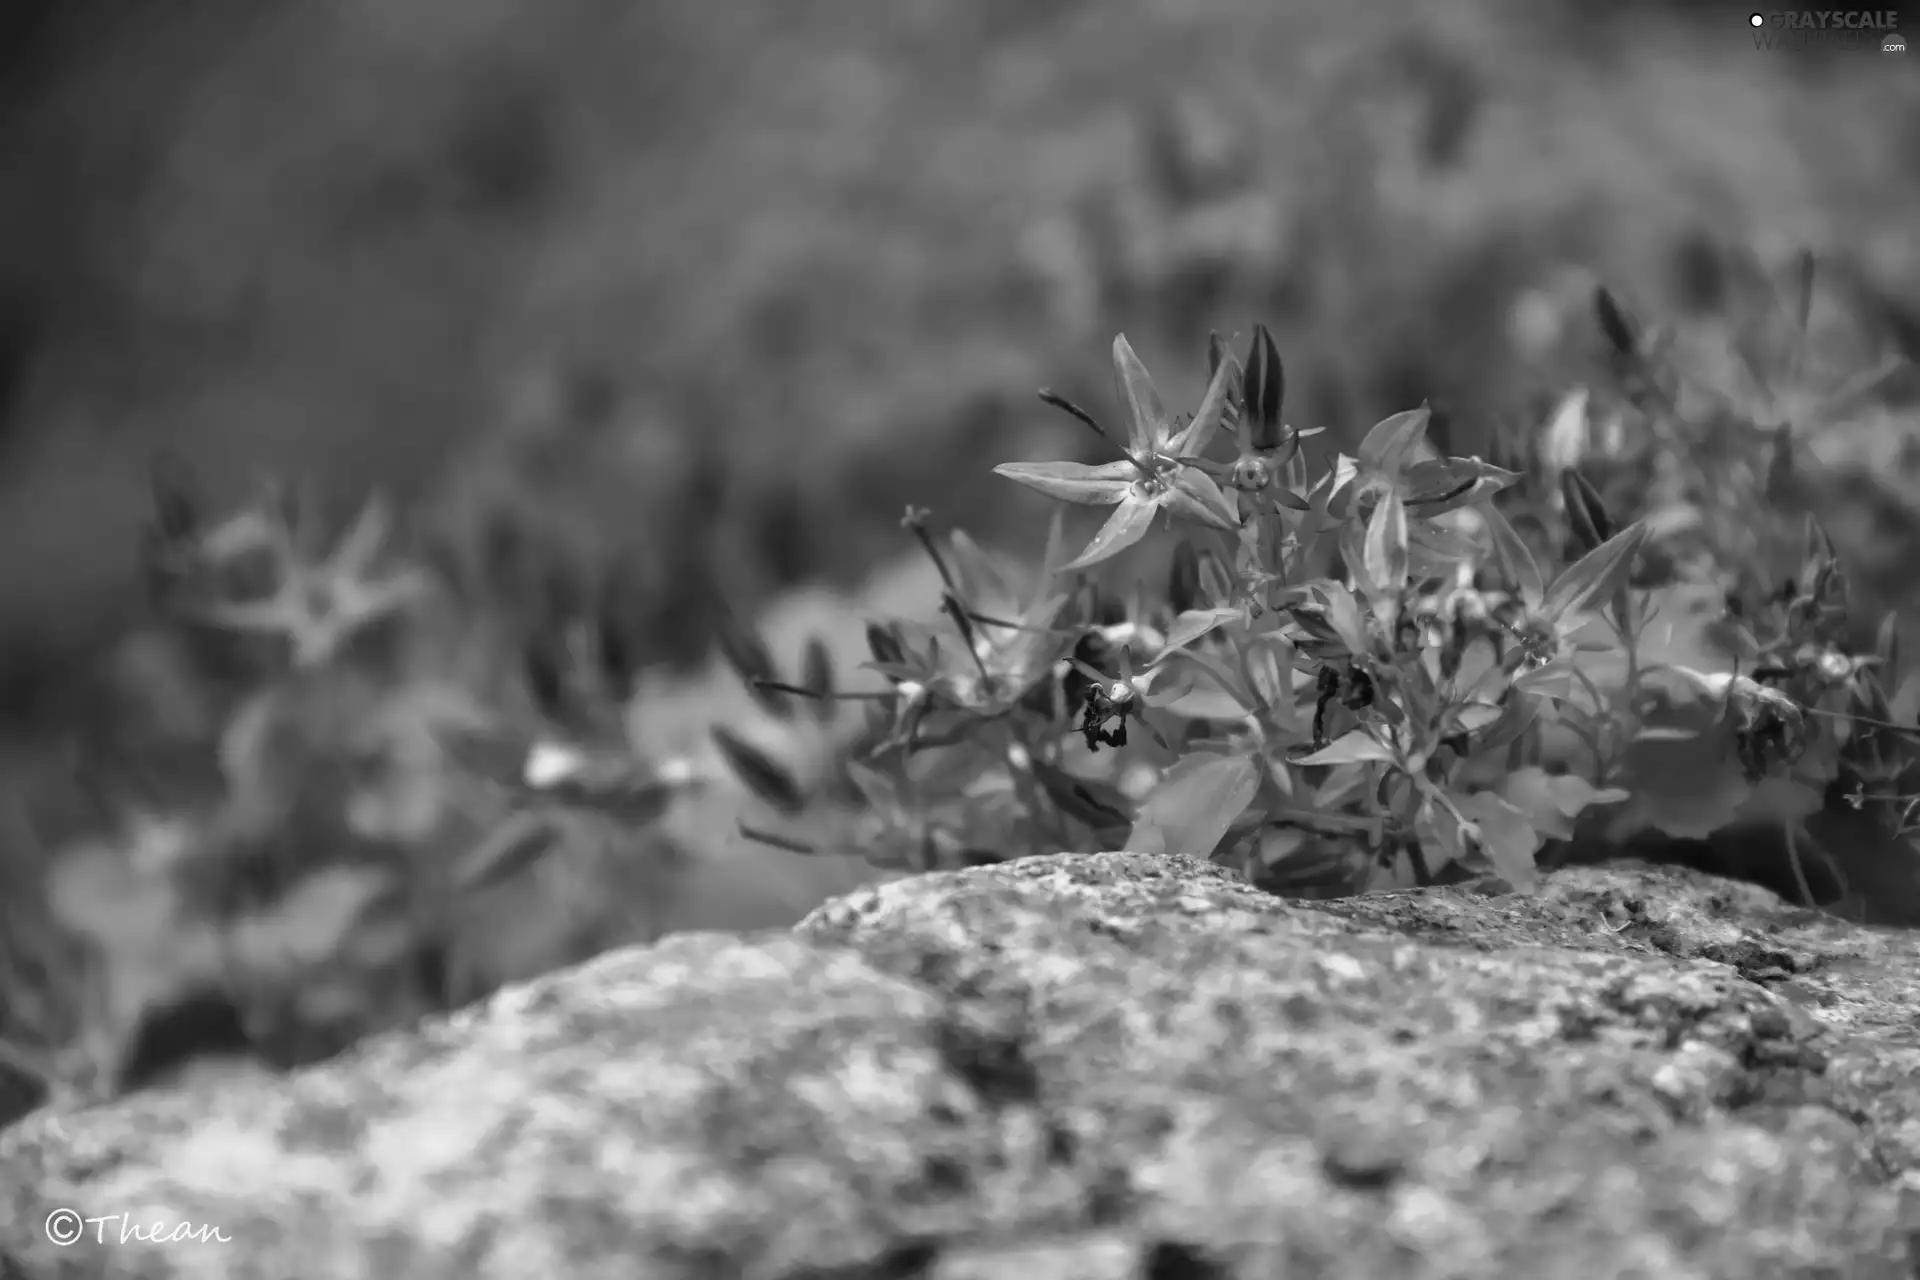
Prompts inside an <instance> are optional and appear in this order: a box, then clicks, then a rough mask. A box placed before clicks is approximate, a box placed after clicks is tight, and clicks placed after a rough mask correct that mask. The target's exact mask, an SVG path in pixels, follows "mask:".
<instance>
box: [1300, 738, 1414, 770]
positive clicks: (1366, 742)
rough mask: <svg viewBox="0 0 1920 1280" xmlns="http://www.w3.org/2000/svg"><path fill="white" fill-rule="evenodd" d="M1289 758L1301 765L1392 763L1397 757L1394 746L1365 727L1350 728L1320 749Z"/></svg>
mask: <svg viewBox="0 0 1920 1280" xmlns="http://www.w3.org/2000/svg"><path fill="white" fill-rule="evenodd" d="M1287 758H1288V760H1289V761H1291V762H1292V763H1293V764H1300V765H1319V764H1362V763H1367V762H1375V761H1377V762H1379V763H1381V764H1391V763H1393V761H1394V759H1395V757H1394V753H1393V748H1392V747H1389V746H1388V745H1387V744H1386V743H1384V742H1381V741H1380V740H1379V739H1377V738H1375V737H1374V736H1373V735H1372V734H1370V733H1368V732H1367V731H1366V730H1365V729H1350V730H1348V731H1347V732H1346V733H1344V734H1341V735H1340V736H1339V737H1338V738H1335V739H1334V740H1333V741H1332V742H1329V743H1328V744H1327V745H1326V746H1324V747H1322V748H1320V749H1319V750H1318V751H1311V752H1308V753H1306V754H1305V755H1289V756H1288V757H1287Z"/></svg>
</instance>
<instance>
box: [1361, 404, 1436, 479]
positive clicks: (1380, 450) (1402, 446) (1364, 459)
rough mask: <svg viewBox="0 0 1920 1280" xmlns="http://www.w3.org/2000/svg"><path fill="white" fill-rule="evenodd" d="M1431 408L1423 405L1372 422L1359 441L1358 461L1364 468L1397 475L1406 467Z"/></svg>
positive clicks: (1422, 432) (1430, 415) (1423, 430)
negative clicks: (1371, 427)
mask: <svg viewBox="0 0 1920 1280" xmlns="http://www.w3.org/2000/svg"><path fill="white" fill-rule="evenodd" d="M1432 416H1433V411H1432V410H1431V409H1429V408H1428V407H1427V406H1426V405H1424V404H1423V405H1421V406H1420V407H1419V408H1418V409H1408V410H1407V411H1406V412H1404V413H1396V414H1394V415H1393V416H1392V417H1391V418H1386V419H1383V420H1381V421H1380V422H1377V423H1375V424H1374V426H1373V429H1372V430H1370V431H1368V432H1367V434H1366V438H1365V439H1363V440H1362V441H1361V442H1360V449H1359V452H1358V455H1357V457H1358V461H1359V463H1360V466H1361V467H1362V468H1364V469H1365V470H1368V471H1373V472H1378V473H1380V474H1382V475H1387V476H1393V477H1398V476H1399V475H1400V474H1401V472H1403V471H1404V470H1405V469H1406V464H1407V460H1408V458H1409V457H1410V456H1411V454H1412V452H1413V447H1414V445H1415V444H1416V443H1418V442H1419V440H1420V437H1421V436H1422V435H1424V434H1425V433H1426V430H1427V422H1428V420H1429V419H1430V418H1431V417H1432Z"/></svg>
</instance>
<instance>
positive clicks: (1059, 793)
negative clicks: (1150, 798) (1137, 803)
mask: <svg viewBox="0 0 1920 1280" xmlns="http://www.w3.org/2000/svg"><path fill="white" fill-rule="evenodd" d="M1032 763H1033V776H1034V779H1035V781H1037V782H1039V784H1040V789H1041V790H1042V791H1045V792H1046V793H1047V798H1048V799H1050V800H1052V801H1053V802H1054V803H1055V804H1056V805H1058V806H1059V807H1060V812H1062V813H1064V814H1066V815H1067V816H1068V817H1070V818H1072V819H1073V820H1074V821H1076V822H1081V823H1085V824H1086V825H1087V826H1089V827H1091V828H1093V829H1094V830H1095V831H1109V830H1116V829H1124V828H1127V827H1129V826H1131V825H1132V823H1133V820H1134V813H1133V802H1132V801H1130V800H1128V799H1127V797H1126V793H1124V792H1123V791H1121V790H1120V789H1119V788H1118V787H1115V786H1113V785H1112V784H1110V783H1106V782H1100V781H1097V780H1095V779H1091V778H1082V777H1080V776H1079V775H1077V774H1074V773H1069V772H1068V771H1067V770H1065V769H1062V768H1060V767H1059V766H1058V765H1054V764H1049V763H1048V762H1046V761H1045V760H1039V759H1036V760H1034V761H1033V762H1032Z"/></svg>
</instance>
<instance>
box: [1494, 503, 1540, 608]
mask: <svg viewBox="0 0 1920 1280" xmlns="http://www.w3.org/2000/svg"><path fill="white" fill-rule="evenodd" d="M1480 514H1481V515H1482V516H1483V517H1484V518H1485V520H1486V524H1487V532H1488V533H1489V534H1491V535H1492V537H1493V553H1494V558H1495V559H1496V560H1498V561H1499V562H1500V569H1501V571H1502V572H1503V573H1505V574H1506V575H1507V579H1508V580H1509V581H1510V582H1512V583H1513V585H1514V587H1515V589H1517V590H1518V591H1519V592H1520V598H1521V599H1522V600H1523V601H1524V602H1525V603H1527V604H1528V605H1537V604H1538V603H1539V602H1540V599H1541V597H1542V596H1544V595H1545V594H1546V588H1545V586H1544V585H1543V584H1542V582H1541V579H1540V566H1539V565H1538V564H1536V563H1535V562H1534V559H1533V552H1531V551H1529V550H1527V544H1526V542H1525V541H1523V540H1522V539H1521V537H1520V532H1519V530H1517V529H1515V528H1514V527H1513V525H1512V524H1511V523H1509V522H1508V520H1507V518H1506V516H1504V515H1502V514H1501V512H1500V509H1499V508H1498V507H1496V506H1494V505H1493V504H1492V503H1491V502H1489V503H1486V504H1484V505H1483V506H1482V507H1481V508H1480Z"/></svg>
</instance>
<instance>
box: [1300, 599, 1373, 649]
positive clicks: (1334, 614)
mask: <svg viewBox="0 0 1920 1280" xmlns="http://www.w3.org/2000/svg"><path fill="white" fill-rule="evenodd" d="M1313 590H1314V594H1315V595H1317V596H1319V598H1320V601H1321V603H1322V604H1323V605H1325V606H1326V619H1327V623H1328V625H1330V626H1331V627H1332V628H1333V630H1334V634H1336V635H1338V636H1339V637H1340V642H1341V643H1342V644H1344V645H1346V646H1347V652H1348V653H1351V654H1354V655H1356V656H1358V655H1360V654H1364V653H1366V652H1367V651H1368V649H1369V648H1370V646H1369V645H1368V644H1367V621H1366V617H1365V615H1363V614H1362V613H1361V612H1360V602H1359V601H1358V600H1355V599H1354V598H1353V593H1352V592H1351V591H1348V590H1347V589H1346V588H1345V587H1343V586H1341V585H1340V584H1339V583H1337V582H1328V583H1321V584H1320V585H1318V586H1316V587H1314V589H1313Z"/></svg>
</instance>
